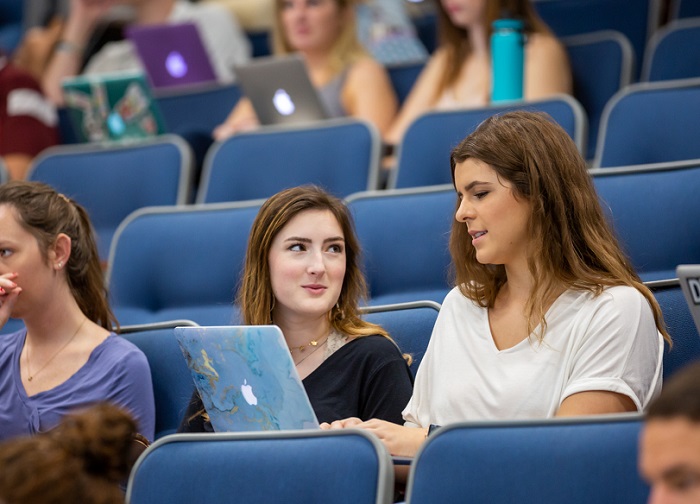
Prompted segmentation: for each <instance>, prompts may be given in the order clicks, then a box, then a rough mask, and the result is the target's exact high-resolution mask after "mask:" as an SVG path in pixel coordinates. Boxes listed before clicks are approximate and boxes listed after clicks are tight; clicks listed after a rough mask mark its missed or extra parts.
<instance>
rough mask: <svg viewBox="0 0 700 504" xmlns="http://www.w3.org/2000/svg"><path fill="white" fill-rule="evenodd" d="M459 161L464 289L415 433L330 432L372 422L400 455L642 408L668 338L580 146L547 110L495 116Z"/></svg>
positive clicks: (422, 380) (421, 390)
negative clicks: (496, 423) (480, 431)
mask: <svg viewBox="0 0 700 504" xmlns="http://www.w3.org/2000/svg"><path fill="white" fill-rule="evenodd" d="M450 164H451V170H452V177H453V180H454V186H455V191H456V193H457V194H456V196H457V210H456V212H455V220H454V221H453V223H452V233H451V238H450V252H451V254H452V261H453V264H454V267H455V270H456V287H455V288H454V289H453V290H452V291H451V292H450V293H449V294H448V295H447V297H446V298H445V301H444V302H443V304H442V308H441V310H440V314H439V315H438V318H437V321H436V323H435V328H434V330H433V334H432V336H431V339H430V343H429V345H428V349H427V351H426V353H425V356H424V358H423V360H422V361H421V365H420V368H419V369H418V373H417V375H416V384H415V389H414V392H413V397H412V398H411V400H410V402H409V403H408V405H407V406H406V409H405V410H404V411H403V417H404V420H405V425H404V426H399V425H396V424H389V423H387V422H383V421H381V420H370V421H362V420H360V419H346V420H343V421H339V422H336V423H334V424H333V425H332V426H331V427H338V428H342V427H361V428H366V429H368V430H370V431H372V432H374V433H375V434H377V435H378V436H379V437H380V438H381V439H382V440H383V441H384V442H385V444H386V445H387V447H388V448H389V451H390V452H391V453H392V454H393V455H402V456H411V455H414V454H415V453H416V451H417V450H418V449H419V447H420V446H421V444H422V443H423V441H424V440H425V438H426V436H427V435H428V433H429V431H430V428H431V426H432V425H444V424H448V423H453V422H458V421H467V420H474V421H478V420H494V419H504V420H505V419H526V418H549V417H554V416H574V415H592V414H604V413H621V412H625V411H642V410H643V409H644V408H646V406H647V405H648V404H649V402H650V400H651V399H652V397H653V396H654V395H655V394H656V393H657V392H658V391H659V390H660V389H661V380H662V358H663V343H664V342H663V338H666V339H667V340H669V339H670V338H669V336H668V333H667V332H666V329H665V327H664V323H663V320H662V315H661V310H660V308H659V305H658V303H657V302H656V300H655V299H654V296H653V295H652V293H651V292H650V291H649V289H647V288H646V287H645V286H644V284H643V283H642V282H641V281H640V279H639V277H638V276H637V274H636V273H635V272H634V270H633V269H632V266H631V263H630V261H629V260H628V259H627V258H626V257H625V255H624V253H623V252H622V250H621V249H620V246H619V244H618V241H617V239H616V237H615V234H614V233H613V231H612V229H611V227H610V225H609V223H608V222H607V220H606V217H605V213H604V212H603V209H602V208H601V206H600V203H599V201H598V197H597V195H596V192H595V189H594V187H593V183H592V182H591V178H590V176H589V175H588V172H587V170H586V163H585V161H584V160H583V158H581V156H580V154H579V153H578V151H577V149H576V146H575V145H574V142H573V141H572V140H571V138H570V137H569V136H568V135H567V134H566V132H565V131H564V130H563V129H562V128H561V127H560V126H558V125H556V124H555V123H554V121H552V120H550V118H548V116H546V115H545V114H540V113H533V112H511V113H506V114H503V115H495V116H493V117H491V118H489V119H487V120H486V121H484V122H483V123H482V124H481V125H480V126H479V127H478V128H477V129H476V131H475V132H474V133H472V134H471V135H469V136H468V137H467V138H465V139H464V140H463V141H462V142H461V143H460V144H459V145H458V146H457V147H456V148H455V149H454V150H453V151H452V155H451V161H450ZM662 336H663V337H662ZM326 427H328V426H326Z"/></svg>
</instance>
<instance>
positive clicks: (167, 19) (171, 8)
mask: <svg viewBox="0 0 700 504" xmlns="http://www.w3.org/2000/svg"><path fill="white" fill-rule="evenodd" d="M114 6H119V7H120V8H122V10H121V14H120V15H124V14H123V13H124V12H128V13H129V23H133V24H136V25H155V24H163V23H185V22H194V23H195V24H196V25H197V26H198V27H199V32H200V35H201V36H202V40H203V42H204V46H205V48H206V49H207V52H208V53H209V57H210V59H211V62H212V66H213V67H214V71H215V73H216V75H217V78H218V80H219V81H220V82H222V83H225V82H231V81H232V80H233V79H234V72H233V66H234V65H236V64H240V63H245V62H246V61H247V60H248V58H249V57H250V44H249V42H248V39H247V37H246V36H245V33H244V32H243V31H242V29H241V28H240V26H238V23H236V21H235V19H234V18H233V17H232V16H230V15H229V13H227V12H226V11H225V10H223V9H221V8H220V7H218V6H216V5H205V4H195V3H190V2H187V1H184V0H71V1H70V12H69V15H68V18H67V19H66V21H65V25H64V28H63V31H62V34H61V37H60V40H59V41H58V43H57V44H56V47H55V51H54V53H53V55H52V57H51V59H50V61H49V63H48V66H47V68H46V71H45V72H44V76H43V82H42V84H43V88H44V92H45V93H46V95H47V96H48V97H49V98H50V99H51V100H52V101H53V102H54V103H56V104H59V105H60V104H62V103H63V96H62V90H61V81H62V80H63V79H65V78H66V77H71V76H75V75H78V74H80V73H81V72H83V73H87V74H90V73H113V72H124V71H138V70H142V69H143V68H142V65H141V62H140V60H139V57H138V55H137V53H136V50H135V48H134V47H133V44H132V43H131V42H130V41H128V40H119V41H115V42H108V43H106V44H105V45H104V46H103V47H102V48H101V49H99V50H98V51H97V52H96V53H95V54H93V55H92V56H91V57H90V58H89V59H88V61H87V63H86V65H85V68H84V69H83V68H82V63H83V58H84V55H85V52H86V50H87V49H88V43H89V41H90V38H91V36H92V35H93V32H94V31H95V29H96V27H97V26H98V23H99V22H100V21H101V20H103V19H104V16H106V15H108V14H109V13H110V12H111V9H112V8H113V7H114ZM126 7H128V9H125V8H126Z"/></svg>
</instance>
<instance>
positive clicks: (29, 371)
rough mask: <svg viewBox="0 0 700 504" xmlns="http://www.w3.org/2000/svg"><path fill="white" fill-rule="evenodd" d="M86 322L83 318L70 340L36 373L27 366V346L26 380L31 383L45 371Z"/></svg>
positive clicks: (27, 358) (27, 359) (27, 354)
mask: <svg viewBox="0 0 700 504" xmlns="http://www.w3.org/2000/svg"><path fill="white" fill-rule="evenodd" d="M86 320H87V317H84V318H83V321H82V322H81V323H80V325H79V326H78V328H77V329H76V330H75V332H74V333H73V336H71V337H70V339H69V340H68V341H66V342H65V343H64V344H63V346H61V348H59V349H58V351H57V352H56V353H55V354H53V355H52V356H51V358H50V359H49V360H47V361H46V362H45V363H44V365H43V366H41V369H39V371H37V372H36V373H32V370H31V366H30V364H29V346H27V352H26V361H27V380H28V381H32V380H33V379H34V377H35V376H36V375H38V374H39V373H41V372H42V371H43V370H44V369H46V366H48V365H49V364H51V361H53V360H54V359H55V358H56V356H57V355H58V354H60V353H61V352H62V351H63V350H64V349H65V348H66V347H67V346H68V345H70V342H71V341H73V340H74V339H75V337H76V336H77V335H78V333H79V332H80V329H81V328H82V327H83V324H84V323H85V321H86Z"/></svg>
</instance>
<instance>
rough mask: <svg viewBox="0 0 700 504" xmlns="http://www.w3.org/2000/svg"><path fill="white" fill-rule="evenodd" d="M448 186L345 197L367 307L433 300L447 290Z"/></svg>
mask: <svg viewBox="0 0 700 504" xmlns="http://www.w3.org/2000/svg"><path fill="white" fill-rule="evenodd" d="M455 202H456V195H455V191H454V188H453V187H452V186H451V185H443V186H437V187H429V188H425V187H424V188H412V189H402V190H388V191H368V192H364V193H358V194H354V195H351V196H350V197H348V198H347V203H348V207H349V208H350V211H351V213H352V216H353V219H354V220H355V229H356V230H357V236H358V238H359V240H360V244H361V245H362V251H363V256H364V272H365V275H366V278H367V283H368V285H369V291H370V299H369V304H370V305H377V304H387V303H399V302H405V301H419V300H424V299H426V300H432V301H435V302H438V303H441V302H442V300H443V299H444V297H445V295H446V294H447V292H448V291H449V290H450V283H449V280H448V274H449V268H450V254H449V250H448V241H449V233H450V229H451V225H452V220H453V218H454V210H455Z"/></svg>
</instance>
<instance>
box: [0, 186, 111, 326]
mask: <svg viewBox="0 0 700 504" xmlns="http://www.w3.org/2000/svg"><path fill="white" fill-rule="evenodd" d="M0 205H9V206H11V207H12V208H14V210H15V212H16V215H17V217H18V222H19V224H20V225H21V226H22V227H23V228H24V229H26V230H27V231H28V232H29V233H31V234H32V235H33V236H34V237H35V238H36V240H37V242H38V243H39V249H40V250H41V253H42V256H43V257H44V260H48V250H49V248H50V247H51V246H52V245H53V244H54V242H55V241H56V238H57V237H58V235H59V234H60V233H63V234H66V235H68V236H69V237H70V239H71V251H70V257H69V258H68V261H67V262H66V266H65V271H66V280H67V282H68V286H69V287H70V291H71V294H72V295H73V297H74V298H75V300H76V302H77V303H78V306H79V307H80V310H81V311H82V312H83V314H85V316H86V317H87V318H88V319H90V320H91V321H93V322H95V323H96V324H98V325H100V326H102V327H104V328H105V329H107V330H108V331H112V330H113V329H114V327H118V323H117V319H116V318H115V316H114V314H113V313H112V310H111V308H110V306H109V302H108V301H107V299H108V297H107V287H106V285H105V281H104V274H103V272H102V266H101V265H100V258H99V255H98V253H97V245H96V244H95V237H94V232H93V229H92V225H91V224H90V217H89V216H88V213H87V211H86V210H85V209H84V208H83V207H82V206H80V205H79V204H78V203H76V202H75V201H73V200H72V199H71V198H69V197H68V196H65V195H63V194H59V193H58V192H56V191H55V190H54V189H53V188H52V187H50V186H48V185H46V184H43V183H41V182H24V181H11V182H8V183H6V184H2V185H0Z"/></svg>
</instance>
